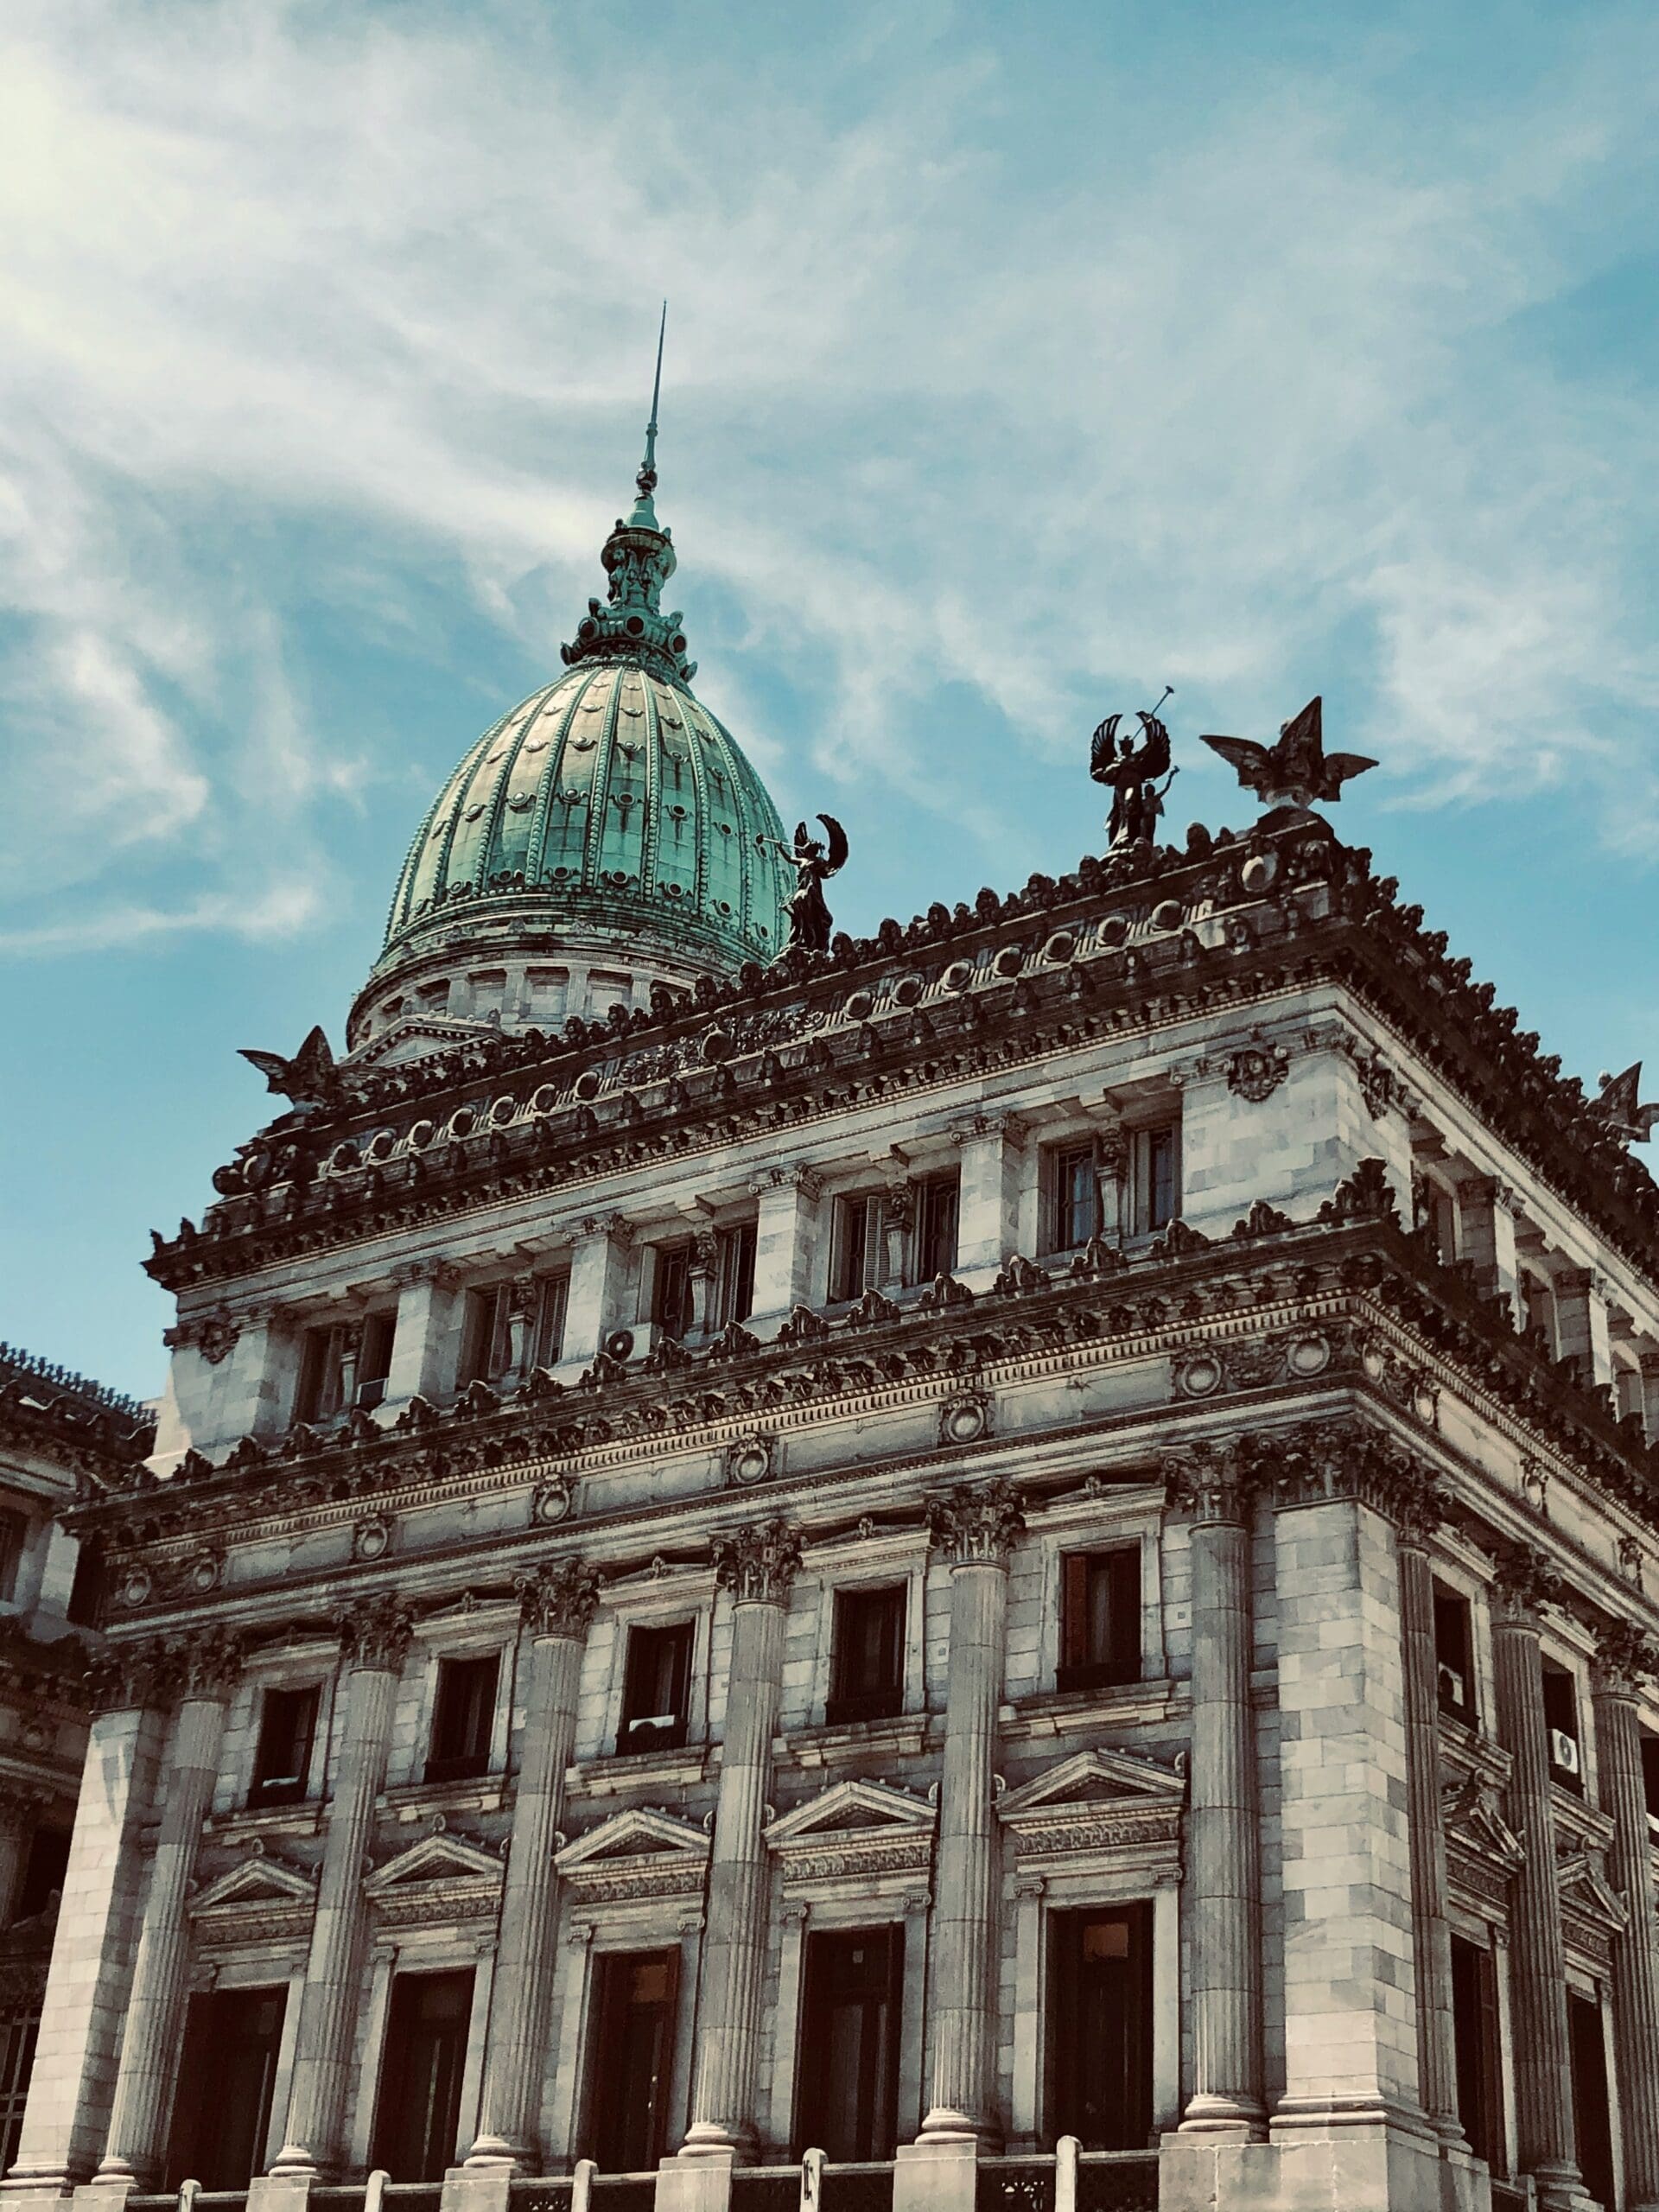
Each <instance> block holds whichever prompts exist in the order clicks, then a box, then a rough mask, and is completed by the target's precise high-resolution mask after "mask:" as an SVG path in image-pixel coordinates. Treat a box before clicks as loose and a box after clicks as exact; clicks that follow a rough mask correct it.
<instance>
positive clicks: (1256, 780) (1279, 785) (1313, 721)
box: [1205, 697, 1376, 814]
mask: <svg viewBox="0 0 1659 2212" xmlns="http://www.w3.org/2000/svg"><path fill="white" fill-rule="evenodd" d="M1323 710H1324V702H1323V701H1322V700H1321V699H1319V698H1317V697H1315V698H1313V699H1310V700H1309V701H1308V702H1307V704H1306V706H1305V707H1304V708H1303V709H1302V711H1301V713H1300V715H1293V717H1292V718H1291V720H1290V721H1287V722H1281V724H1280V725H1279V742H1278V743H1277V744H1276V745H1258V744H1257V743H1256V742H1255V739H1254V738H1249V737H1211V736H1208V735H1206V736H1205V744H1206V745H1207V746H1208V747H1210V749H1211V752H1212V753H1220V755H1221V757H1222V759H1223V760H1224V761H1226V762H1227V764H1228V766H1230V768H1233V769H1235V770H1236V772H1237V775H1238V780H1239V782H1240V783H1241V784H1243V786H1244V788H1245V790H1246V791H1254V792H1255V795H1256V797H1257V798H1259V799H1260V800H1261V801H1262V804H1263V805H1264V806H1271V807H1281V806H1288V807H1294V809H1295V810H1296V811H1297V812H1298V813H1300V814H1306V812H1307V811H1308V810H1309V808H1310V807H1311V806H1312V805H1313V802H1314V800H1315V799H1324V800H1325V801H1326V802H1327V803H1329V802H1330V801H1332V800H1335V799H1339V798H1341V797H1342V787H1343V785H1344V784H1345V783H1346V782H1347V781H1348V779H1350V777H1351V776H1363V774H1364V772H1365V771H1366V769H1368V768H1375V767H1376V761H1375V760H1368V759H1367V757H1366V756H1365V754H1364V753H1327V752H1326V751H1325V734H1324V730H1323V728H1322V716H1323Z"/></svg>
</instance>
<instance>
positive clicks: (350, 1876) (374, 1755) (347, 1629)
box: [271, 1596, 411, 2175]
mask: <svg viewBox="0 0 1659 2212" xmlns="http://www.w3.org/2000/svg"><path fill="white" fill-rule="evenodd" d="M410 1630H411V1623H410V1615H409V1612H408V1611H407V1609H406V1608H405V1607H404V1606H403V1605H399V1604H398V1603H397V1600H396V1599H393V1598H391V1597H390V1596H381V1597H376V1598H369V1599H363V1600H362V1601H360V1602H359V1604H358V1605H355V1606H353V1608H352V1610H351V1611H349V1612H347V1613H346V1614H345V1615H344V1616H343V1617H342V1618H341V1621H340V1649H341V1658H342V1663H343V1664H344V1666H345V1668H346V1724H345V1731H344V1735H343V1738H342V1740H341V1744H340V1767H339V1771H338V1774H337V1775H336V1777H335V1781H334V1800H333V1802H332V1803H331V1805H330V1807H329V1809H328V1833H327V1840H326V1841H325V1843H324V1845H323V1853H322V1867H321V1874H320V1876H319V1878H318V1883H317V1909H316V1916H315V1920H314V1922H313V1923H312V1929H311V1948H310V1950H309V1953H308V1955H307V1959H306V1967H305V1993H304V1996H303V1998H302V2000H301V2004H300V2024H299V2035H298V2038H297V2041H296V2047H295V2053H294V2074H293V2081H292V2086H291V2087H290V2088H289V2100H288V2120H287V2123H286V2126H285V2129H284V2137H283V2148H282V2151H281V2152H280V2153H279V2155H278V2157H277V2159H276V2161H275V2163H274V2164H273V2165H272V2167H271V2171H272V2173H273V2174H293V2175H322V2174H326V2173H328V2172H330V2171H334V2170H335V2169H336V2168H337V2167H338V2166H339V2165H340V2159H341V2143H342V2134H343V2129H344V2122H345V2113H346V2083H347V2079H348V2076H349V2074H350V2070H351V2059H352V2045H353V2037H354V2033H355V2030H356V2024H357V2015H358V2006H359V1999H360V1997H361V1984H362V1978H363V1956H362V1954H363V1940H364V1923H365V1904H364V1898H363V1860H364V1856H365V1853H366V1852H367V1850H368V1847H369V1842H370V1839H371V1836H372V1833H373V1827H374V1805H375V1799H376V1798H377V1797H378V1795H379V1793H380V1786H381V1783H383V1782H384V1780H385V1771H386V1753H387V1751H388V1748H389V1746H390V1745H391V1722H392V1708H393V1705H394V1701H395V1699H396V1695H397V1678H398V1676H399V1675H400V1674H401V1673H402V1672H403V1666H404V1658H405V1657H406V1656H407V1655H408V1651H409V1643H410Z"/></svg>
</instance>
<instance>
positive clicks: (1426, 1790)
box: [1394, 1483, 1463, 2143]
mask: <svg viewBox="0 0 1659 2212" xmlns="http://www.w3.org/2000/svg"><path fill="white" fill-rule="evenodd" d="M1441 1518H1442V1516H1441V1512H1440V1503H1439V1500H1438V1498H1437V1497H1435V1494H1434V1491H1433V1487H1432V1486H1431V1485H1429V1484H1427V1483H1425V1484H1423V1486H1422V1487H1421V1489H1419V1490H1416V1491H1413V1490H1411V1489H1409V1488H1402V1494H1401V1496H1400V1497H1399V1499H1398V1502H1397V1503H1396V1507H1395V1514H1394V1522H1395V1530H1396V1532H1397V1545H1398V1552H1399V1559H1400V1634H1401V1643H1402V1650H1403V1653H1404V1657H1405V1678H1406V1679H1405V1688H1406V1807H1407V1814H1408V1819H1409V1822H1410V1828H1411V1933H1412V1955H1413V1958H1414V1961H1415V1964H1416V1969H1417V2073H1418V2089H1417V2096H1418V2101H1419V2102H1420V2103H1421V2106H1422V2107H1423V2110H1424V2112H1425V2113H1427V2117H1428V2120H1429V2123H1430V2125H1431V2126H1433V2128H1434V2130H1435V2132H1436V2133H1437V2134H1439V2135H1440V2139H1442V2141H1444V2142H1447V2143H1459V2142H1461V2141H1462V2139H1463V2129H1462V2126H1461V2125H1460V2123H1459V2119H1458V2055H1457V2043H1456V2039H1455V2036H1454V2033H1453V2027H1452V1929H1451V1925H1450V1923H1449V1922H1448V1921H1447V1919H1446V1830H1445V1828H1444V1827H1442V1825H1441V1820H1440V1696H1439V1669H1438V1665H1437V1662H1436V1657H1435V1650H1434V1580H1433V1575H1432V1574H1431V1573H1430V1571H1429V1564H1428V1539H1429V1537H1430V1535H1432V1534H1433V1531H1434V1529H1436V1528H1438V1527H1439V1525H1440V1520H1441Z"/></svg>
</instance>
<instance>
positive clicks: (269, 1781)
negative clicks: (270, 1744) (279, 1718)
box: [247, 1679, 323, 1812]
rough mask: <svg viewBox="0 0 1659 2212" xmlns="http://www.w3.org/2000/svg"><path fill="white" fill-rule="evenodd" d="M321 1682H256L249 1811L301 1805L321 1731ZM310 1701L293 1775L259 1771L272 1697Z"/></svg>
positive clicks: (261, 1766)
mask: <svg viewBox="0 0 1659 2212" xmlns="http://www.w3.org/2000/svg"><path fill="white" fill-rule="evenodd" d="M322 1693H323V1684H322V1682H321V1679H319V1680H317V1681H304V1682H280V1681H279V1682H262V1683H260V1684H259V1685H258V1688H257V1698H258V1703H257V1707H256V1708H255V1713H254V1731H253V1760H252V1764H251V1766H250V1768H249V1770H248V1794H247V1802H248V1807H249V1809H250V1810H251V1811H256V1812H264V1811H267V1810H270V1809H271V1808H277V1807H281V1806H284V1805H303V1804H305V1803H306V1802H308V1798H309V1796H310V1795H311V1774H312V1769H313V1768H314V1766H315V1764H316V1757H317V1738H318V1736H319V1734H320V1733H321V1723H322V1704H323V1698H322ZM273 1698H286V1699H293V1700H302V1699H304V1698H309V1699H310V1700H311V1713H310V1719H309V1721H308V1726H307V1728H306V1731H305V1751H304V1757H303V1758H302V1759H301V1760H300V1761H299V1763H298V1767H297V1771H296V1774H295V1775H292V1776H290V1775H270V1774H266V1773H264V1772H263V1771H262V1769H263V1767H264V1756H265V1742H266V1729H267V1723H268V1719H269V1717H270V1700H272V1699H273Z"/></svg>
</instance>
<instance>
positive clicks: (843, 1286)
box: [829, 1192, 881, 1305]
mask: <svg viewBox="0 0 1659 2212" xmlns="http://www.w3.org/2000/svg"><path fill="white" fill-rule="evenodd" d="M880 1279H881V1201H880V1198H877V1197H875V1196H874V1194H873V1193H871V1192H860V1193H859V1194H858V1195H857V1196H856V1197H854V1198H837V1199H836V1228H835V1243H834V1245H833V1247H832V1249H831V1254H830V1267H829V1297H830V1300H831V1303H832V1304H836V1305H844V1304H846V1303H847V1302H848V1301H849V1300H852V1299H855V1298H862V1297H863V1295H864V1294H865V1292H866V1291H867V1290H869V1289H871V1288H873V1287H874V1285H875V1284H877V1283H879V1282H880Z"/></svg>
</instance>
